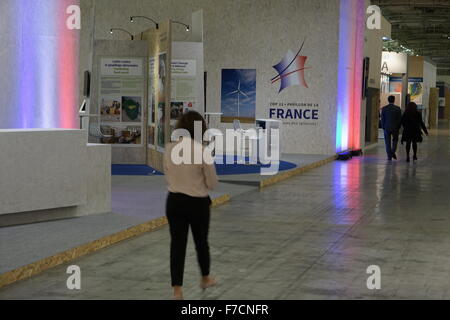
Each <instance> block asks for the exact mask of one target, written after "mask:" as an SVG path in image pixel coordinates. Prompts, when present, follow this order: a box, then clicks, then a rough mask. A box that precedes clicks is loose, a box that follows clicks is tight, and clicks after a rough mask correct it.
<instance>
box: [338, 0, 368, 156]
mask: <svg viewBox="0 0 450 320" xmlns="http://www.w3.org/2000/svg"><path fill="white" fill-rule="evenodd" d="M364 31H365V2H364V0H341V8H340V23H339V63H338V97H337V123H336V151H337V152H341V151H346V150H349V149H352V150H357V149H360V148H361V101H362V96H361V91H362V76H363V70H362V69H363V50H364Z"/></svg>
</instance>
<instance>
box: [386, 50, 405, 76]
mask: <svg viewBox="0 0 450 320" xmlns="http://www.w3.org/2000/svg"><path fill="white" fill-rule="evenodd" d="M407 66H408V55H406V54H404V53H397V52H388V51H383V54H382V58H381V73H385V74H392V73H407V70H408V68H407Z"/></svg>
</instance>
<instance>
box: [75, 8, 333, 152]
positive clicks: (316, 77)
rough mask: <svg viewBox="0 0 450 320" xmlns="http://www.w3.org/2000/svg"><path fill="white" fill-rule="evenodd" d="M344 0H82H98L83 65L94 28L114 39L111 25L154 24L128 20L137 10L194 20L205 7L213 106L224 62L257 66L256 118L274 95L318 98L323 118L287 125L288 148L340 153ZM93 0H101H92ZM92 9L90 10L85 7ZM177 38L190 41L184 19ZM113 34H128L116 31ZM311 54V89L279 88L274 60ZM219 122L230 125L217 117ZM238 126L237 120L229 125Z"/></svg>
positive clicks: (86, 29)
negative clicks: (341, 6)
mask: <svg viewBox="0 0 450 320" xmlns="http://www.w3.org/2000/svg"><path fill="white" fill-rule="evenodd" d="M339 3H340V1H339V0H302V1H299V0H280V1H276V2H275V1H269V0H190V1H188V2H183V1H179V0H178V1H177V0H164V1H147V0H127V1H123V0H95V2H93V0H81V8H82V14H83V15H86V16H90V12H91V11H90V9H93V8H94V7H95V28H94V27H93V25H92V23H91V22H90V20H89V19H88V18H84V20H83V22H84V25H83V26H82V35H81V68H80V71H83V70H85V69H86V68H88V62H89V51H90V49H89V48H90V46H89V43H90V41H91V39H90V37H89V35H90V34H91V32H92V33H93V34H94V36H95V38H96V39H111V38H112V36H111V34H110V33H109V29H110V28H111V27H117V28H125V29H127V30H129V31H130V32H132V33H134V34H137V33H139V32H141V31H143V30H145V29H148V28H150V27H152V25H151V23H150V22H149V21H145V20H140V21H137V20H136V22H135V23H133V24H131V23H130V22H129V16H131V15H137V14H139V15H144V16H148V17H151V18H153V19H156V20H158V21H163V20H164V19H167V18H170V19H173V20H178V21H181V22H185V23H187V24H190V23H191V21H190V19H191V14H192V13H193V12H195V11H198V10H200V9H203V10H204V13H203V15H204V50H205V52H204V53H205V71H206V72H207V74H208V83H207V110H208V111H210V112H220V103H221V69H225V68H246V69H247V68H249V69H256V70H257V98H256V99H257V102H256V103H257V112H256V117H257V118H268V117H269V114H268V112H269V104H270V102H285V103H299V102H307V103H317V104H319V105H320V112H321V121H320V122H319V125H318V126H317V127H316V126H315V127H312V126H309V127H308V126H304V127H302V126H291V127H287V126H285V127H284V130H283V135H284V141H283V142H284V143H283V145H284V146H285V147H286V149H284V150H283V151H284V152H292V153H316V154H334V153H335V131H336V106H335V105H336V94H337V66H338V63H337V62H338V39H339ZM93 5H94V6H93ZM86 11H87V12H86ZM174 29H175V35H174V39H173V41H190V39H189V37H190V35H189V34H188V33H186V32H185V31H184V28H183V27H182V26H179V27H178V26H177V25H174ZM113 37H114V39H127V35H126V34H123V35H122V34H120V33H117V34H115V35H114V36H113ZM304 39H306V44H305V46H304V49H303V51H302V55H306V56H308V61H307V67H309V68H310V69H308V70H306V72H305V73H306V81H307V83H308V85H309V89H306V88H303V87H300V86H297V87H291V88H288V89H286V90H285V91H283V92H282V93H281V94H278V89H279V88H278V84H276V85H272V84H271V82H270V79H271V78H272V77H274V76H276V72H275V70H274V69H273V68H272V66H274V65H276V64H277V63H279V62H280V61H281V60H282V58H283V57H284V56H285V55H286V53H287V52H288V50H292V51H294V52H297V51H298V49H299V47H300V45H301V43H302V41H303V40H304ZM212 126H215V127H221V128H224V127H227V126H226V125H221V124H220V123H213V124H212ZM229 127H230V128H231V125H230V126H229Z"/></svg>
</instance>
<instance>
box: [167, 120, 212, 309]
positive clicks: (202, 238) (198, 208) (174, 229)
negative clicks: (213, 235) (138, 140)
mask: <svg viewBox="0 0 450 320" xmlns="http://www.w3.org/2000/svg"><path fill="white" fill-rule="evenodd" d="M197 121H198V122H201V124H202V132H201V134H202V137H203V136H204V133H205V131H206V122H205V120H204V119H203V117H202V116H201V115H200V114H199V113H198V112H195V111H190V112H188V113H185V114H183V115H182V116H181V118H180V119H179V120H178V123H177V126H176V129H184V130H187V132H189V134H190V137H186V136H184V137H181V138H180V140H179V141H177V142H174V143H169V144H167V146H166V152H165V154H164V160H163V161H164V174H165V178H166V181H167V185H168V191H169V194H168V197H167V202H166V216H167V220H168V221H169V229H170V238H171V239H170V240H171V242H170V273H171V280H172V287H173V290H174V291H173V294H174V299H175V300H182V299H183V276H184V264H185V258H186V246H187V241H188V232H189V227H190V228H191V230H192V235H193V238H194V242H195V249H196V251H197V260H198V263H199V265H200V270H201V275H202V278H201V281H200V287H201V288H202V289H203V290H205V289H207V288H209V287H212V286H214V285H216V284H217V281H216V279H215V278H214V277H211V276H210V254H209V245H208V232H209V221H210V206H211V199H210V197H209V195H208V190H212V189H214V187H215V186H216V185H217V183H218V178H217V174H216V168H215V166H214V163H213V161H211V162H212V164H207V163H206V162H205V159H204V157H203V151H204V147H203V144H202V143H201V142H199V141H195V139H194V137H195V136H194V123H195V122H197ZM185 132H186V131H185ZM187 132H186V133H187ZM185 139H186V140H185ZM180 143H183V145H185V143H187V145H188V146H190V148H191V155H190V159H189V160H188V161H187V162H189V161H190V162H189V163H184V162H182V163H181V164H178V162H179V161H175V162H176V163H174V161H173V159H174V157H180V158H182V159H184V157H183V155H182V154H180V151H179V150H180V149H181V148H178V147H179V146H180V145H179V144H180ZM199 144H200V145H199ZM177 146H178V147H177ZM175 147H177V149H176V150H175V151H174V152H172V150H174V148H175ZM181 150H182V149H181ZM195 150H200V151H201V152H202V154H201V156H200V158H201V159H202V161H201V163H200V164H194V161H193V160H194V152H195ZM172 153H174V155H172ZM181 153H182V152H181ZM187 158H189V157H187ZM180 162H181V161H180Z"/></svg>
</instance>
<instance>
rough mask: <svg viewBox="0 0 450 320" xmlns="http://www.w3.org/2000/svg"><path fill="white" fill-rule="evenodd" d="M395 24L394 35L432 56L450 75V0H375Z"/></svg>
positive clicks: (420, 52) (443, 71)
mask: <svg viewBox="0 0 450 320" xmlns="http://www.w3.org/2000/svg"><path fill="white" fill-rule="evenodd" d="M372 4H374V5H378V6H379V7H380V8H381V12H382V14H383V16H384V17H386V18H387V19H388V20H389V22H390V23H391V24H392V39H393V40H398V41H399V44H401V45H403V46H405V47H407V48H409V49H412V50H414V51H415V52H416V53H417V54H419V55H422V56H427V57H429V58H431V59H432V60H433V61H434V62H435V63H436V65H437V67H438V74H440V75H450V0H428V1H426V0H409V1H408V0H372Z"/></svg>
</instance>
